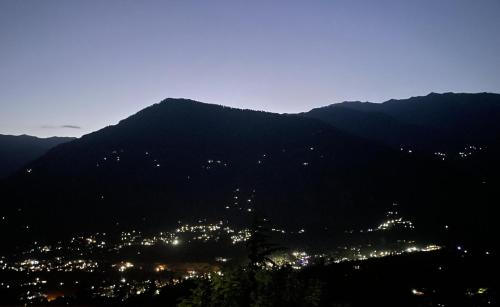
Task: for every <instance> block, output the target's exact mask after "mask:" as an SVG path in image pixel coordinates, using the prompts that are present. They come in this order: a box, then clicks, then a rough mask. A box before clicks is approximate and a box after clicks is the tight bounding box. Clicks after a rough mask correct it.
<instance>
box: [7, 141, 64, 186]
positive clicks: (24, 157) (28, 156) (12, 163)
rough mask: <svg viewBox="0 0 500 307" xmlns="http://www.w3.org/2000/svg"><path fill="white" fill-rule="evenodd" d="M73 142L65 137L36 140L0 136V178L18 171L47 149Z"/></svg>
mask: <svg viewBox="0 0 500 307" xmlns="http://www.w3.org/2000/svg"><path fill="white" fill-rule="evenodd" d="M71 140H73V138H66V137H51V138H45V139H44V138H37V137H34V136H29V135H19V136H14V135H2V134H0V178H5V177H7V176H8V175H10V174H12V173H14V172H15V171H17V170H19V169H20V168H21V167H22V166H24V165H25V164H27V163H28V162H31V161H33V160H35V159H37V158H39V157H41V156H42V155H43V154H45V153H46V152H47V151H48V150H49V149H51V148H53V147H55V146H57V145H59V144H62V143H66V142H69V141H71Z"/></svg>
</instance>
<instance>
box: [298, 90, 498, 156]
mask: <svg viewBox="0 0 500 307" xmlns="http://www.w3.org/2000/svg"><path fill="white" fill-rule="evenodd" d="M303 115H304V116H307V117H312V118H317V119H320V120H322V121H324V122H327V123H329V124H331V125H332V126H335V127H337V128H339V129H342V130H344V131H347V132H350V133H352V134H355V135H358V136H362V137H365V138H368V139H372V140H376V141H381V142H383V143H385V144H388V145H391V146H393V147H396V148H398V147H400V146H404V147H412V148H414V149H422V150H433V151H448V150H459V149H461V148H463V147H464V146H466V145H473V144H489V143H496V142H497V141H498V140H499V136H500V95H499V94H489V93H480V94H454V93H445V94H436V93H431V94H429V95H427V96H423V97H412V98H409V99H402V100H394V99H392V100H389V101H386V102H384V103H370V102H359V101H356V102H343V103H338V104H332V105H330V106H327V107H322V108H317V109H313V110H311V111H309V112H307V113H303Z"/></svg>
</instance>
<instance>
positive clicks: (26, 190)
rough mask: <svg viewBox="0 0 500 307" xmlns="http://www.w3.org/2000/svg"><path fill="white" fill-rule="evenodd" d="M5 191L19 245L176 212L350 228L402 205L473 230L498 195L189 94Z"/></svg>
mask: <svg viewBox="0 0 500 307" xmlns="http://www.w3.org/2000/svg"><path fill="white" fill-rule="evenodd" d="M381 114H382V115H379V116H378V117H379V118H385V119H386V120H387V121H388V122H391V121H392V119H390V117H388V116H386V115H384V114H383V113H381ZM363 116H364V115H363ZM387 118H389V119H387ZM412 129H413V128H412ZM1 188H2V189H3V191H1V192H2V195H4V196H5V197H4V199H5V200H6V202H5V203H6V204H7V205H6V206H5V207H6V212H7V213H6V214H7V216H8V221H7V222H4V223H2V227H7V228H6V229H9V231H11V234H12V235H11V236H10V238H11V239H12V240H14V241H15V242H19V240H22V238H23V237H29V238H31V239H32V238H33V237H42V238H44V237H46V236H47V235H48V234H49V233H51V234H57V235H59V236H61V235H63V234H71V233H74V231H75V230H77V231H84V230H92V231H99V230H103V231H108V230H110V229H130V227H141V228H142V229H143V228H148V227H149V228H156V229H158V228H160V229H161V228H162V227H163V228H168V227H170V226H172V225H174V224H176V223H177V221H178V220H182V221H192V220H198V219H203V218H207V219H211V220H220V219H224V218H231V220H236V221H237V220H241V221H242V222H244V221H245V219H246V221H247V220H248V215H249V214H250V212H251V211H255V210H258V211H259V212H261V213H263V214H265V215H266V216H267V217H269V218H270V219H271V220H272V221H273V223H276V224H278V225H285V226H287V227H290V228H291V229H297V230H298V229H300V228H306V229H309V230H311V231H312V230H313V229H315V230H316V231H319V230H324V229H325V228H326V227H327V228H328V229H332V230H334V229H336V230H344V229H345V228H346V227H349V226H350V225H353V223H354V222H358V223H363V222H366V221H371V218H372V217H373V216H379V215H380V214H382V213H383V212H385V211H386V209H387V207H388V206H390V205H391V204H392V203H393V202H399V203H401V204H402V205H401V210H406V211H408V212H409V213H411V214H412V216H415V217H417V220H418V219H420V220H421V221H424V222H425V224H426V225H429V227H432V225H436V227H441V226H442V225H443V224H444V223H447V224H452V225H454V223H456V224H457V225H462V226H463V227H469V228H472V227H474V226H473V225H475V223H476V222H477V221H481V223H482V224H483V225H486V224H487V223H486V222H485V220H484V219H482V218H477V219H475V218H474V217H475V216H476V215H486V216H489V211H488V210H489V208H491V207H490V205H491V201H492V200H490V198H489V196H490V194H489V192H488V191H486V190H485V189H486V188H485V187H484V185H482V183H481V180H480V178H476V177H474V176H470V175H469V174H466V173H464V172H462V171H461V170H457V169H455V168H454V167H453V166H452V165H448V164H446V163H444V164H443V163H441V161H437V160H436V159H428V158H427V157H425V156H423V157H420V156H418V155H408V154H407V153H406V152H401V151H399V150H394V149H392V148H390V147H388V146H386V145H383V144H380V143H377V142H374V141H372V140H369V139H368V138H367V137H365V138H361V137H359V136H355V135H354V134H351V133H347V132H343V131H341V130H339V129H337V128H335V127H333V126H332V125H330V124H327V123H324V122H322V121H320V120H317V119H313V118H307V117H304V116H300V115H278V114H273V113H266V112H258V111H251V110H239V109H233V108H228V107H223V106H219V105H210V104H204V103H200V102H196V101H192V100H186V99H166V100H164V101H162V102H161V103H159V104H156V105H153V106H151V107H149V108H146V109H144V110H142V111H140V112H138V113H137V114H135V115H133V116H131V117H129V118H127V119H125V120H123V121H121V122H120V123H119V124H117V125H115V126H110V127H106V128H104V129H102V130H99V131H97V132H94V133H91V134H89V135H86V136H83V137H82V138H80V139H77V140H74V141H72V142H69V143H65V144H61V145H59V146H57V147H55V148H53V149H51V150H50V151H49V152H48V153H47V154H45V155H44V156H42V157H41V158H39V159H38V160H36V161H34V162H32V163H30V164H29V165H27V166H26V168H25V169H24V170H22V171H20V172H18V173H17V174H16V175H15V176H13V177H12V178H10V179H9V180H8V181H7V182H5V184H4V185H3V186H2V187H1ZM472 202H476V203H475V209H476V210H477V211H474V212H471V210H469V208H470V207H468V206H470V203H472ZM26 226H29V227H26ZM14 233H15V235H14ZM467 233H468V234H471V233H472V232H470V231H467Z"/></svg>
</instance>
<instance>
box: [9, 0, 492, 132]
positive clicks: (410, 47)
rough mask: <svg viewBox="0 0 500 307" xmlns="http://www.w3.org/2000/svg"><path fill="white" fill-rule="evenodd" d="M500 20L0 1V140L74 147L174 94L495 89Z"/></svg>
mask: <svg viewBox="0 0 500 307" xmlns="http://www.w3.org/2000/svg"><path fill="white" fill-rule="evenodd" d="M499 16H500V1H499V0H418V1H403V0H394V1H384V0H376V1H374V0H367V1H356V0H345V1H336V0H327V1H305V0H303V1H291V0H287V1H272V0H266V1H257V0H252V1H237V0H230V1H217V0H210V1H206V0H205V1H189V0H179V1H166V0H165V1H144V0H140V1H139V0H137V1H123V0H120V1H111V0H106V1H89V0H85V1H83V0H81V1H69V0H68V1H62V0H61V1H49V0H43V1H35V0H33V1H18V0H0V133H3V134H22V133H26V134H32V135H37V136H52V135H65V136H80V135H82V134H85V133H88V132H91V131H93V130H97V129H99V128H102V127H104V126H106V125H110V124H115V123H117V122H118V121H119V120H120V119H122V118H124V117H127V116H128V115H131V114H133V113H135V112H137V111H138V110H140V109H142V108H144V107H146V106H148V105H151V104H153V103H156V102H158V101H160V100H161V99H163V98H166V97H186V98H191V99H196V100H200V101H204V102H210V103H217V104H224V105H228V106H234V107H240V108H249V109H260V110H268V111H273V112H299V111H305V110H308V109H310V108H312V107H317V106H322V105H326V104H330V103H334V102H340V101H343V100H363V101H373V102H381V101H384V100H387V99H390V98H406V97H409V96H416V95H425V94H427V93H429V92H431V91H434V92H447V91H456V92H483V91H488V92H500V17H499ZM79 127H80V128H79Z"/></svg>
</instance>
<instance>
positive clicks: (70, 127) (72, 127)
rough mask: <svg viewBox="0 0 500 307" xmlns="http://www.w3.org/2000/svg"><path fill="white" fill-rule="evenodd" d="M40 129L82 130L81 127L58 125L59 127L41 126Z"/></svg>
mask: <svg viewBox="0 0 500 307" xmlns="http://www.w3.org/2000/svg"><path fill="white" fill-rule="evenodd" d="M42 128H43V129H60V128H63V129H82V127H81V126H77V125H59V126H53V125H43V126H42Z"/></svg>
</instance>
